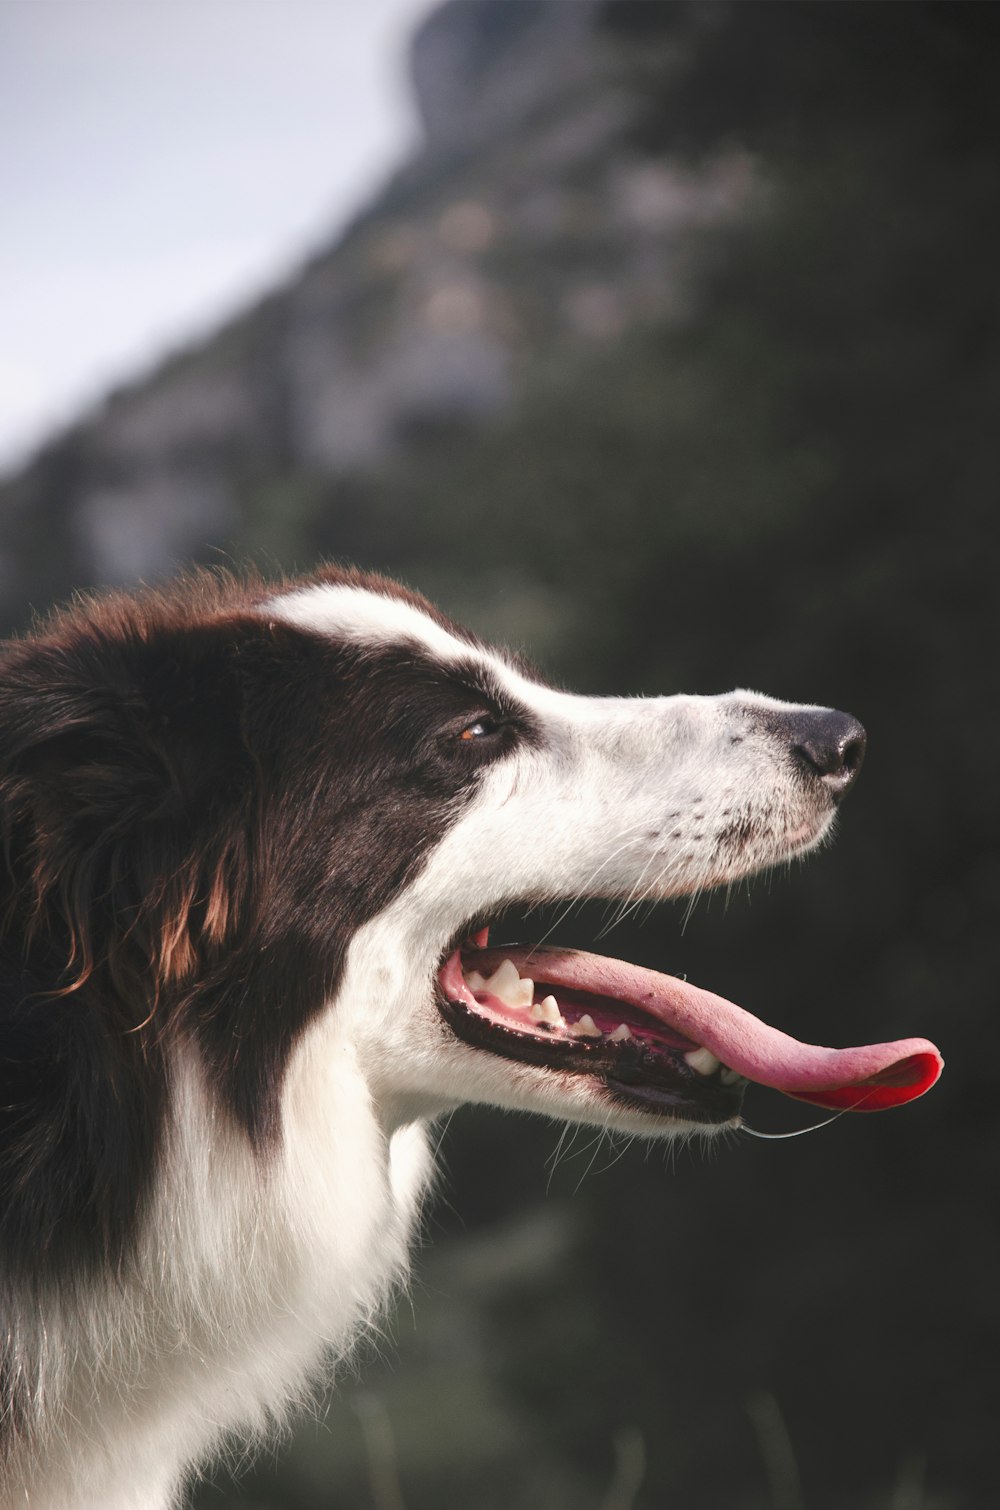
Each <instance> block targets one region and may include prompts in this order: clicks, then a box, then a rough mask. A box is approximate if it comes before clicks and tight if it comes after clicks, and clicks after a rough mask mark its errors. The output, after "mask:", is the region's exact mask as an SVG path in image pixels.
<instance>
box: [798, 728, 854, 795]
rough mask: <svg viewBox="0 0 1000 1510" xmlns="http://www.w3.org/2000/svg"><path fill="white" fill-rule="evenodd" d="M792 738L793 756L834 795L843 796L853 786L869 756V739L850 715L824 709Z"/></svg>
mask: <svg viewBox="0 0 1000 1510" xmlns="http://www.w3.org/2000/svg"><path fill="white" fill-rule="evenodd" d="M796 736H797V737H796ZM792 737H793V739H794V740H795V743H794V744H793V746H792V751H793V753H794V754H795V755H797V756H798V757H799V759H800V760H802V761H803V762H804V763H805V764H806V765H808V766H809V767H810V769H811V770H813V771H815V773H816V774H817V775H818V776H819V777H820V779H821V780H822V782H823V784H824V786H826V787H827V788H828V789H829V790H830V791H831V792H832V793H834V795H836V796H838V797H839V796H842V795H843V794H844V792H846V791H847V789H848V787H849V786H851V785H852V784H853V782H854V780H855V778H856V776H857V774H858V772H859V771H860V769H861V762H862V761H863V760H864V756H865V744H866V738H867V736H866V735H865V731H864V729H863V728H862V727H861V725H860V724H859V723H858V721H857V719H856V718H852V717H851V715H850V714H849V713H838V712H836V711H834V710H833V709H824V710H823V711H822V712H819V713H815V714H812V715H810V716H809V717H808V719H807V721H804V722H800V723H799V726H798V727H797V728H796V729H795V730H794V732H793V736H792Z"/></svg>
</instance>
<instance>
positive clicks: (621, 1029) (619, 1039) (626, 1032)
mask: <svg viewBox="0 0 1000 1510" xmlns="http://www.w3.org/2000/svg"><path fill="white" fill-rule="evenodd" d="M631 1037H632V1029H631V1028H630V1027H629V1025H628V1023H627V1022H620V1023H619V1024H618V1026H617V1027H616V1028H615V1030H614V1032H613V1033H609V1034H608V1038H609V1039H610V1040H611V1042H612V1043H624V1041H625V1039H626V1038H631Z"/></svg>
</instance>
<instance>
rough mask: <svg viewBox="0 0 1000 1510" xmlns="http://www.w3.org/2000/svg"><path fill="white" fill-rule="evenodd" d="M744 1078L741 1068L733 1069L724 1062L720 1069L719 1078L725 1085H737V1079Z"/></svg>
mask: <svg viewBox="0 0 1000 1510" xmlns="http://www.w3.org/2000/svg"><path fill="white" fill-rule="evenodd" d="M742 1078H743V1077H742V1075H741V1074H740V1072H739V1070H731V1069H730V1068H729V1066H728V1064H724V1065H723V1066H722V1069H721V1070H720V1071H719V1079H720V1080H721V1081H722V1083H723V1085H735V1084H736V1082H737V1080H741V1079H742Z"/></svg>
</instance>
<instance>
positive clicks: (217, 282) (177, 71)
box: [0, 0, 433, 470]
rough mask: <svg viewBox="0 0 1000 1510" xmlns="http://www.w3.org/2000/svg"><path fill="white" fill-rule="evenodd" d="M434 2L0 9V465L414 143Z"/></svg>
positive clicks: (314, 236) (41, 2)
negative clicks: (420, 40)
mask: <svg viewBox="0 0 1000 1510" xmlns="http://www.w3.org/2000/svg"><path fill="white" fill-rule="evenodd" d="M432 8H433V3H432V0H0V206H2V209H0V216H2V222H3V225H2V233H0V469H3V470H8V469H9V468H11V467H12V466H16V464H17V463H18V462H19V461H20V460H22V459H24V457H25V456H26V455H27V454H29V452H30V450H31V449H32V447H33V446H34V445H35V444H36V443H37V442H38V441H40V440H41V439H42V438H44V437H45V436H46V435H47V434H48V433H50V432H52V431H53V430H55V429H58V428H59V427H60V426H61V425H63V424H65V423H66V422H67V421H69V420H70V419H72V418H74V417H75V416H76V415H77V414H78V413H80V412H83V411H84V410H85V409H86V408H87V407H88V406H89V405H91V404H92V403H94V402H95V401H96V400H97V399H99V398H100V396H101V394H102V393H104V392H106V391H107V389H108V388H110V387H112V386H114V385H115V384H116V383H117V382H120V381H122V380H125V379H128V378H130V377H134V376H136V375H138V374H141V373H142V372H143V370H145V369H146V368H148V367H150V366H151V365H152V364H153V363H154V362H155V360H156V359H157V358H158V357H160V356H162V355H164V354H165V353H166V352H168V351H170V350H172V349H174V348H175V347H177V346H180V345H182V344H184V342H185V341H186V340H188V339H190V338H191V337H193V336H197V335H198V334H200V333H202V332H207V331H209V330H211V329H212V328H213V327H214V326H215V325H217V324H218V323H220V321H221V320H222V319H224V318H225V317H226V316H227V315H228V314H231V313H233V312H235V311H236V310H238V309H239V308H240V307H241V306H243V305H244V304H245V303H246V302H248V301H249V300H250V299H251V298H252V297H253V296H254V295H255V294H256V293H259V292H261V291H263V290H264V289H266V288H268V287H269V286H271V285H273V284H274V283H275V282H276V281H278V280H279V279H280V278H281V277H283V276H285V275H287V274H288V273H290V272H292V271H293V270H294V269H295V267H296V266H297V265H298V264H299V263H301V262H302V261H303V260H304V259H305V257H306V256H307V255H308V254H309V253H310V252H311V251H312V250H314V249H316V248H318V247H320V246H321V245H323V244H324V243H325V242H328V241H329V239H330V237H331V235H332V233H333V232H334V231H335V230H336V229H337V228H338V227H339V226H342V225H343V224H344V223H345V222H346V221H347V220H349V219H350V217H351V214H352V213H353V212H354V211H355V210H357V209H359V208H360V207H361V206H362V205H363V204H364V203H365V202H366V200H367V199H368V198H370V197H371V196H372V195H373V194H374V193H375V192H376V191H377V189H378V188H379V187H380V185H381V184H382V182H383V181H384V180H385V178H386V177H387V176H388V174H389V172H390V171H391V170H392V168H393V167H394V166H396V165H397V164H398V163H400V162H402V161H403V160H404V159H405V157H406V156H407V155H408V154H409V153H410V152H411V151H412V150H413V148H414V146H415V144H416V143H417V141H418V128H417V123H416V115H415V111H414V108H413V103H412V99H411V95H410V91H409V85H408V80H407V72H406V53H407V43H408V39H409V37H410V35H411V33H412V31H413V29H414V27H415V26H416V25H417V24H418V23H419V21H420V20H421V19H422V17H423V16H424V15H425V14H426V13H427V12H428V11H429V10H430V9H432Z"/></svg>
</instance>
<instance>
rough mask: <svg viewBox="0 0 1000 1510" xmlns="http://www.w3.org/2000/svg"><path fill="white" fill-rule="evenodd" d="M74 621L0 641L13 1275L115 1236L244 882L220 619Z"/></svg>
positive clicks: (242, 807)
mask: <svg viewBox="0 0 1000 1510" xmlns="http://www.w3.org/2000/svg"><path fill="white" fill-rule="evenodd" d="M71 629H72V632H70V629H66V630H63V631H62V632H61V633H60V632H58V626H57V632H55V633H50V634H49V635H48V636H46V637H42V638H40V639H37V640H35V641H26V642H24V643H23V644H15V645H12V646H9V647H7V649H6V651H5V652H4V654H3V655H2V657H0V845H2V849H0V1269H2V1267H3V1266H4V1264H6V1265H7V1266H8V1267H12V1268H14V1269H15V1270H17V1271H19V1272H20V1273H21V1276H22V1279H23V1278H27V1279H30V1278H32V1277H33V1276H36V1275H37V1274H38V1273H40V1272H44V1271H45V1270H46V1266H47V1264H48V1263H50V1262H57V1261H60V1259H61V1258H62V1259H65V1261H67V1262H69V1263H71V1265H72V1267H73V1269H74V1270H78V1269H80V1268H81V1266H82V1267H86V1265H87V1263H88V1261H92V1262H106V1261H108V1259H109V1258H114V1257H115V1256H116V1255H118V1256H120V1254H121V1253H122V1252H123V1251H124V1248H125V1245H126V1242H127V1238H128V1235H129V1234H131V1232H133V1231H134V1227H135V1219H136V1216H137V1214H138V1211H139V1209H140V1208H141V1204H142V1201H143V1200H144V1198H145V1193H146V1192H147V1191H148V1189H149V1186H150V1178H151V1171H152V1168H153V1164H154V1160H155V1153H156V1148H157V1144H158V1139H159V1135H160V1128H161V1126H162V1119H163V1115H164V1109H165V1102H166V1095H167V1079H166V1071H165V1057H164V1056H165V1051H166V1047H167V1042H168V1039H169V1036H170V1033H171V1031H172V1030H171V1013H170V1006H171V1003H172V1001H176V1000H177V999H178V998H179V997H180V996H181V995H182V994H183V992H184V991H185V990H186V989H188V988H189V987H190V985H191V982H192V981H193V980H194V978H195V977H196V976H197V974H198V972H199V970H201V969H208V968H210V966H211V962H212V960H213V959H214V958H215V957H216V956H217V955H218V954H219V953H220V952H221V950H222V949H223V948H224V946H225V942H226V939H227V937H228V936H229V935H230V934H231V932H232V931H233V929H234V928H235V927H236V926H237V923H238V920H239V915H240V913H241V911H242V910H243V909H244V908H245V906H246V904H247V898H248V891H249V869H250V867H249V859H248V849H249V844H250V842H251V836H252V832H253V796H252V793H253V782H252V764H251V761H250V758H249V756H248V754H247V752H246V750H245V749H244V746H243V741H242V736H241V722H242V715H241V693H240V685H239V676H238V670H237V667H236V665H235V664H234V657H233V655H232V652H231V645H230V637H229V634H228V633H227V631H226V629H225V627H224V626H223V625H208V626H202V627H199V628H192V627H191V626H186V627H185V629H184V631H183V633H182V634H173V633H171V632H170V631H169V630H168V629H161V630H158V631H157V632H156V633H155V634H144V633H141V632H139V630H138V629H137V630H136V631H135V632H133V633H131V634H125V635H123V634H122V633H121V630H120V627H119V628H118V632H117V633H116V634H115V635H114V636H110V635H107V636H106V635H102V634H101V632H100V629H99V626H97V625H95V624H94V623H93V622H87V621H85V622H84V623H83V624H82V625H81V624H79V623H76V624H74V625H72V626H71ZM195 688H197V689H198V698H197V700H196V699H195V696H194V690H195ZM206 708H207V709H208V710H209V711H208V715H207V717H206V716H204V714H203V711H202V710H204V709H206ZM0 1277H2V1276H0Z"/></svg>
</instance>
